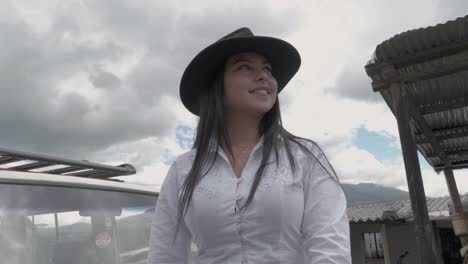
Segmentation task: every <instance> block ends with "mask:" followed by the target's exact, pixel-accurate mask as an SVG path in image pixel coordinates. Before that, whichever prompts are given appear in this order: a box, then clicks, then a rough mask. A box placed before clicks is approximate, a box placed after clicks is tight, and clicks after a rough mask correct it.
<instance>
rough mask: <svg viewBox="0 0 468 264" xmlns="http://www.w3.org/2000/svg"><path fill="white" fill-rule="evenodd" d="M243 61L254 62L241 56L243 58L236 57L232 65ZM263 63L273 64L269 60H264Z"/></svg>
mask: <svg viewBox="0 0 468 264" xmlns="http://www.w3.org/2000/svg"><path fill="white" fill-rule="evenodd" d="M241 61H244V62H249V63H252V61H250V60H249V59H244V58H242V57H241V58H237V59H235V60H234V62H232V64H231V65H235V64H236V63H238V62H241ZM262 64H268V65H270V66H271V63H269V62H268V61H267V60H263V61H262Z"/></svg>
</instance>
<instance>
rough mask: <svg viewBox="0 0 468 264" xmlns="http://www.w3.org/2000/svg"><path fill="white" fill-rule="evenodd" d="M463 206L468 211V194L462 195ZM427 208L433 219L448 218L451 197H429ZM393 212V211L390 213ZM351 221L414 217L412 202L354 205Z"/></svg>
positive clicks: (349, 212) (349, 210)
mask: <svg viewBox="0 0 468 264" xmlns="http://www.w3.org/2000/svg"><path fill="white" fill-rule="evenodd" d="M461 199H462V203H463V206H464V207H465V210H467V211H468V194H464V195H462V196H461ZM426 201H427V210H428V213H429V218H430V219H431V220H438V219H446V218H448V217H449V215H450V212H451V208H450V207H451V202H450V197H448V196H446V197H436V198H427V199H426ZM390 212H392V213H390ZM348 218H349V222H350V223H359V222H379V221H387V220H402V219H406V220H408V219H412V218H413V213H412V210H411V202H410V201H409V200H404V201H398V202H392V203H376V204H371V205H363V206H354V207H350V208H348Z"/></svg>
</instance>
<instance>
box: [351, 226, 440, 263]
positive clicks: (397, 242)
mask: <svg viewBox="0 0 468 264" xmlns="http://www.w3.org/2000/svg"><path fill="white" fill-rule="evenodd" d="M350 227H351V255H352V261H353V262H352V263H353V264H395V263H396V261H397V260H398V257H399V256H400V255H402V254H403V253H404V252H405V251H408V254H407V255H406V257H405V258H404V259H403V260H404V261H403V263H417V258H416V257H417V255H416V254H417V253H416V252H417V248H416V238H415V234H414V223H413V222H386V223H359V224H350ZM379 232H380V233H381V234H382V236H383V243H384V251H385V253H384V254H385V259H380V260H366V259H365V255H364V241H363V238H362V237H363V233H379ZM434 232H437V231H436V230H434ZM436 241H437V238H436ZM437 250H438V252H439V256H438V260H437V262H436V263H443V261H442V260H441V256H440V253H441V249H440V247H439V245H437Z"/></svg>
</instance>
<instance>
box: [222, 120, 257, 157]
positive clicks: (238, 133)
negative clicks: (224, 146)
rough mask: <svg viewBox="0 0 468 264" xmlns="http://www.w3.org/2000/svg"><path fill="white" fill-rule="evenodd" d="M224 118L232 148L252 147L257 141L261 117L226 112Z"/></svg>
mask: <svg viewBox="0 0 468 264" xmlns="http://www.w3.org/2000/svg"><path fill="white" fill-rule="evenodd" d="M225 120H226V128H227V131H228V133H229V138H230V143H231V146H232V148H233V149H235V148H247V147H253V146H255V145H256V144H257V143H258V140H259V139H260V134H259V127H260V121H261V117H260V118H259V117H252V116H246V115H239V114H237V115H236V114H229V115H227V114H226V116H225Z"/></svg>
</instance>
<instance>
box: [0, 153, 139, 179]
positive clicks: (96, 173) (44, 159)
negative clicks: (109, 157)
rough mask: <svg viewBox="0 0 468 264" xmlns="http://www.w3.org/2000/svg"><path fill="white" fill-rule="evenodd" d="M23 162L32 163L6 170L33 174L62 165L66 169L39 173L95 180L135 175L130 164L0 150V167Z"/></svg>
mask: <svg viewBox="0 0 468 264" xmlns="http://www.w3.org/2000/svg"><path fill="white" fill-rule="evenodd" d="M23 160H30V161H32V162H31V163H28V164H23V165H18V166H13V167H9V168H8V170H13V171H24V172H35V171H33V170H35V169H40V168H46V167H50V166H56V165H64V166H67V167H64V168H60V169H51V170H46V171H41V172H40V173H46V174H56V175H66V176H75V177H83V178H97V179H108V178H112V177H116V176H126V175H132V174H135V173H136V170H135V168H134V167H133V166H132V165H130V164H122V165H119V166H110V165H104V164H99V163H93V162H89V161H77V160H72V159H66V158H60V157H54V156H49V155H43V154H35V153H28V152H22V151H17V150H11V149H5V148H0V165H5V164H11V163H15V162H18V161H23Z"/></svg>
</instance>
